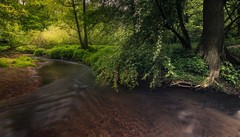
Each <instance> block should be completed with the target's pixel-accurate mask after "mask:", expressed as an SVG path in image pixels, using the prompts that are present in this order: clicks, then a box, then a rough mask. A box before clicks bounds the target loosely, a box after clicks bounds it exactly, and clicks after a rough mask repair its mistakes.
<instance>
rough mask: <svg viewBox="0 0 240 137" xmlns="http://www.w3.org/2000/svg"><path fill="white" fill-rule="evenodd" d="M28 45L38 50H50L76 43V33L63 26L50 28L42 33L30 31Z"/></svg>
mask: <svg viewBox="0 0 240 137" xmlns="http://www.w3.org/2000/svg"><path fill="white" fill-rule="evenodd" d="M29 35H30V37H31V39H30V43H32V44H34V45H36V46H37V47H39V48H52V47H54V46H57V45H64V44H75V43H77V42H78V41H77V37H74V36H76V32H75V31H74V30H73V29H70V28H68V27H66V26H65V25H64V24H63V26H54V25H53V26H50V27H48V28H47V29H44V30H43V31H31V32H30V33H29Z"/></svg>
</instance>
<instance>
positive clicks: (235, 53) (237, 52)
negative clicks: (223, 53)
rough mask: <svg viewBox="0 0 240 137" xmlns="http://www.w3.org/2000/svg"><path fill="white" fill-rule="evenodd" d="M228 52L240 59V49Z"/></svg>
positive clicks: (231, 49)
mask: <svg viewBox="0 0 240 137" xmlns="http://www.w3.org/2000/svg"><path fill="white" fill-rule="evenodd" d="M228 50H229V51H230V52H231V54H233V55H235V56H238V57H239V58H240V48H229V49H228Z"/></svg>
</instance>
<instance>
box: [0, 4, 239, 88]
mask: <svg viewBox="0 0 240 137" xmlns="http://www.w3.org/2000/svg"><path fill="white" fill-rule="evenodd" d="M238 45H240V0H0V56H1V58H0V67H3V68H7V67H26V66H35V64H34V62H35V60H34V59H31V58H29V57H25V56H24V55H23V56H20V57H18V58H12V57H11V56H10V54H17V53H18V54H19V53H24V54H26V53H28V54H33V55H34V56H43V57H48V58H54V59H65V60H74V61H81V62H83V63H85V64H88V65H90V66H91V67H92V68H93V70H94V72H95V74H96V76H97V79H100V81H99V84H104V85H105V84H108V85H110V86H112V87H114V88H116V89H118V88H119V86H121V87H127V88H131V89H132V88H136V87H138V86H143V85H144V86H148V87H150V88H156V87H161V86H182V87H191V88H206V87H213V88H214V89H216V90H225V91H228V92H231V91H239V83H240V47H239V46H238ZM229 87H231V91H229V90H228V88H229Z"/></svg>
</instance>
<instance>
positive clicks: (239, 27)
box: [237, 0, 240, 36]
mask: <svg viewBox="0 0 240 137" xmlns="http://www.w3.org/2000/svg"><path fill="white" fill-rule="evenodd" d="M237 13H238V14H237V16H238V17H240V0H238V10H237ZM237 25H238V30H237V34H238V36H240V19H238V22H237Z"/></svg>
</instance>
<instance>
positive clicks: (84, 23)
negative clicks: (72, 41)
mask: <svg viewBox="0 0 240 137" xmlns="http://www.w3.org/2000/svg"><path fill="white" fill-rule="evenodd" d="M82 4H83V33H84V43H83V49H87V48H88V34H87V24H86V22H87V21H86V0H83V1H82Z"/></svg>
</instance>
